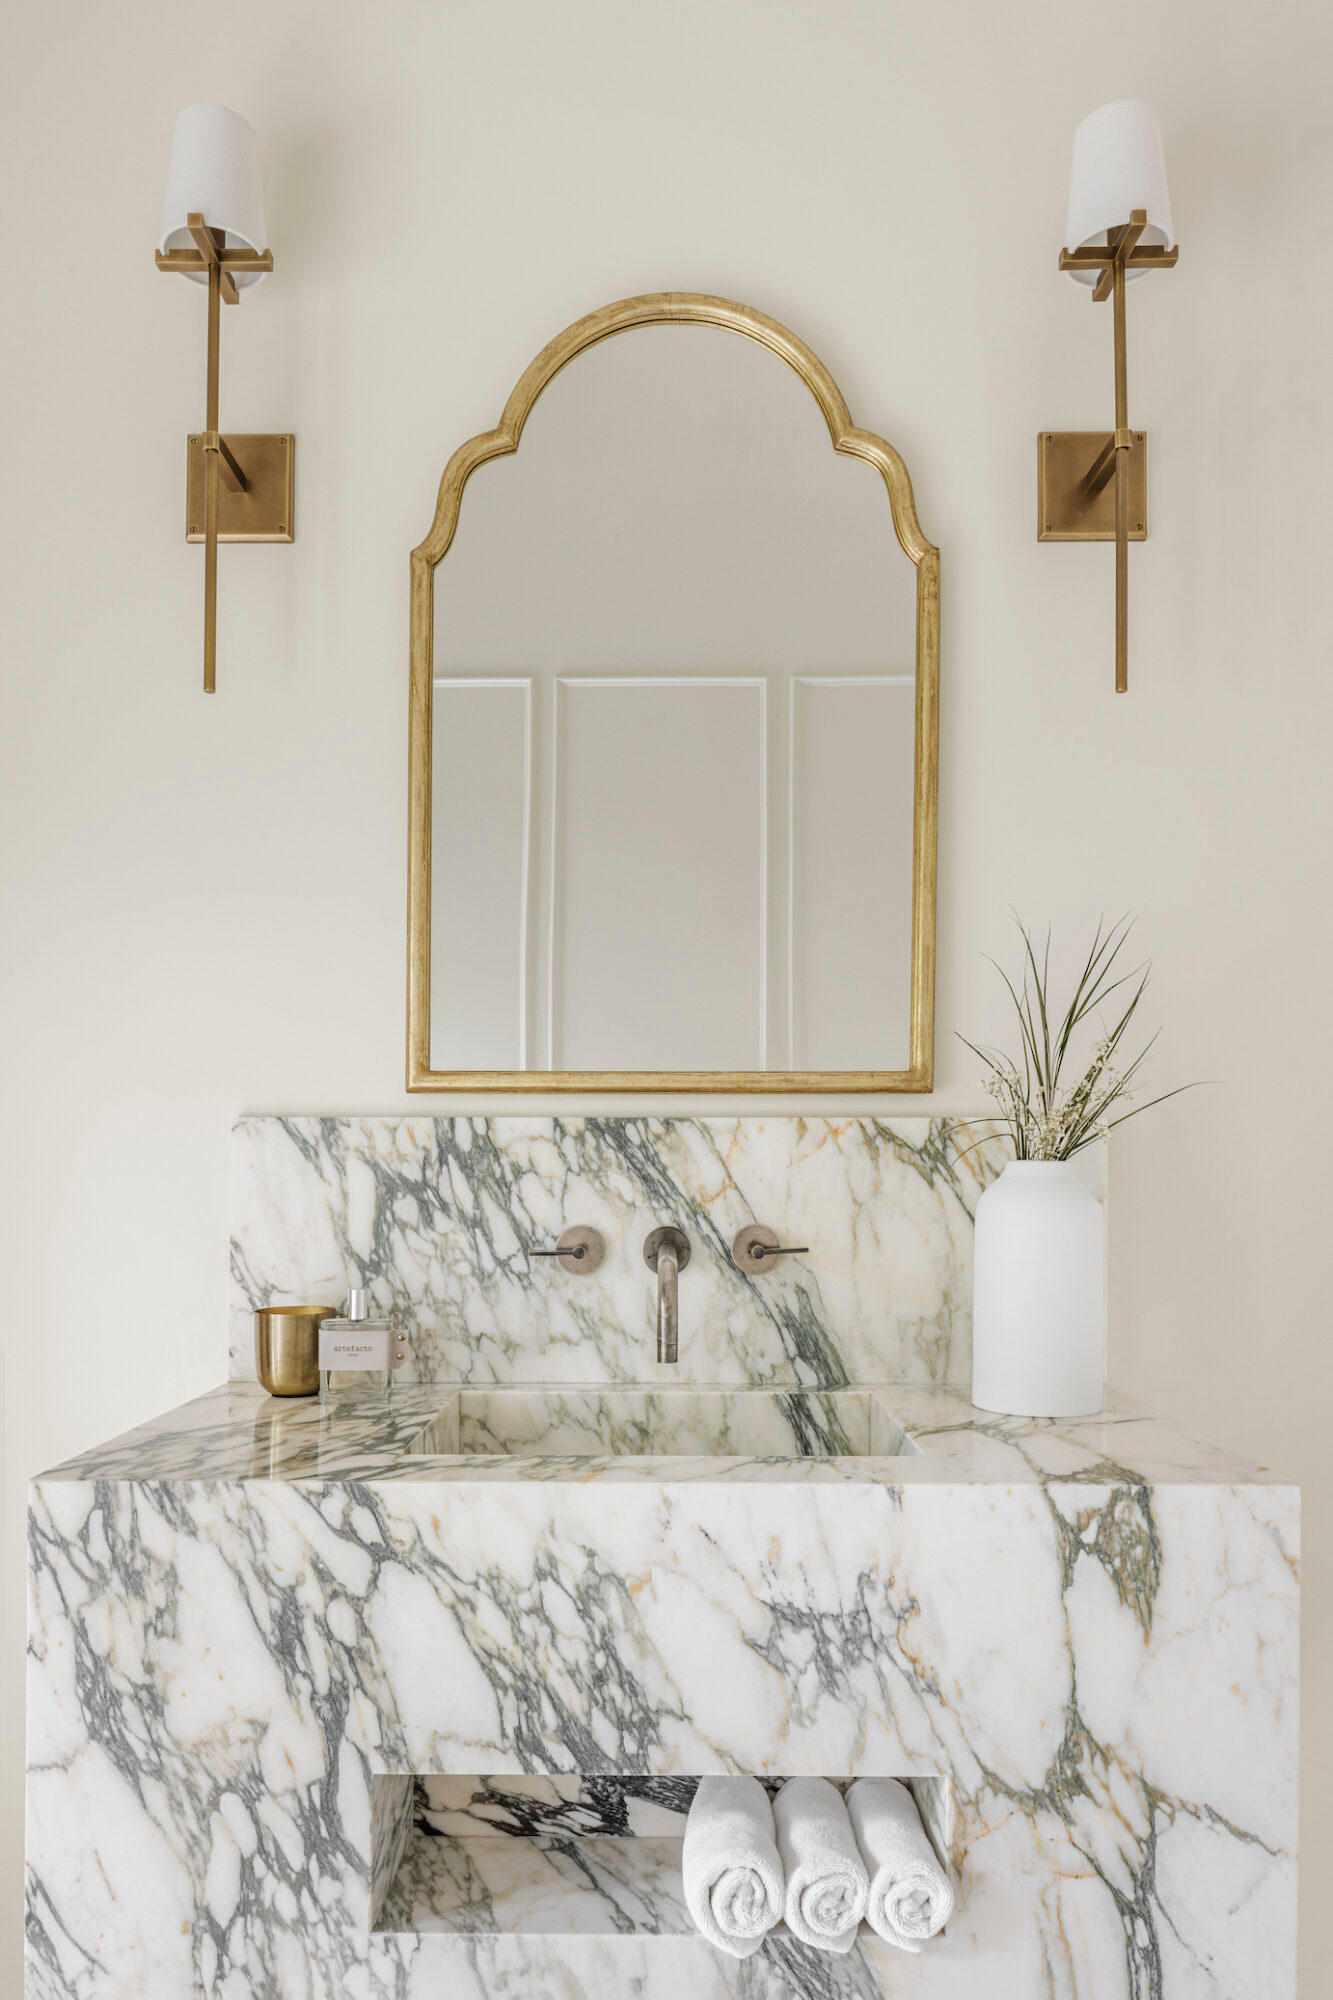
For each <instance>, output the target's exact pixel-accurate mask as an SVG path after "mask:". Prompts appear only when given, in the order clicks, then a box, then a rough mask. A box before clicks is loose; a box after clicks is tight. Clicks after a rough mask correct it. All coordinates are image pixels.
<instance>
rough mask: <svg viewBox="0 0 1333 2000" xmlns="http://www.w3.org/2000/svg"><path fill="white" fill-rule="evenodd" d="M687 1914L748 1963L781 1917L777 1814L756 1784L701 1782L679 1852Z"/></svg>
mask: <svg viewBox="0 0 1333 2000" xmlns="http://www.w3.org/2000/svg"><path fill="white" fill-rule="evenodd" d="M681 1873H682V1875H683V1877H684V1880H685V1907H686V1908H687V1909H688V1911H689V1913H690V1915H691V1916H692V1917H693V1919H694V1921H695V1923H696V1924H697V1926H698V1928H699V1929H700V1930H701V1931H702V1933H703V1935H704V1936H705V1937H706V1938H707V1939H708V1942H709V1943H710V1944H713V1945H716V1946H717V1948H718V1950H719V1951H726V1952H730V1954H731V1956H732V1957H733V1958H749V1957H750V1955H751V1953H753V1952H756V1951H758V1949H759V1947H760V1945H761V1944H762V1943H763V1941H764V1935H765V1933H766V1932H767V1931H771V1930H772V1928H773V1926H774V1924H775V1923H776V1922H777V1921H778V1918H779V1917H780V1916H781V1915H782V1863H781V1862H780V1861H779V1860H778V1850H777V1845H776V1842H775V1841H774V1838H773V1808H772V1807H771V1806H770V1805H769V1803H768V1793H767V1792H766V1791H765V1790H764V1788H763V1786H762V1785H761V1784H760V1782H759V1780H758V1778H700V1780H699V1789H698V1791H697V1792H696V1793H695V1795H694V1803H693V1805H692V1806H691V1807H690V1816H689V1818H688V1819H687V1820H686V1822H685V1845H684V1848H683V1850H682V1853H681Z"/></svg>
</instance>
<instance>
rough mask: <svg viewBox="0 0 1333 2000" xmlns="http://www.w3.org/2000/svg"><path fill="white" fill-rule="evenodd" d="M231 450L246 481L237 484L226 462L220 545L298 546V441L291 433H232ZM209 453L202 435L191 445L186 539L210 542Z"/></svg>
mask: <svg viewBox="0 0 1333 2000" xmlns="http://www.w3.org/2000/svg"><path fill="white" fill-rule="evenodd" d="M223 441H224V443H225V445H226V448H227V450H228V451H229V452H230V453H231V454H232V455H233V456H234V458H235V461H236V464H237V465H238V466H239V467H240V469H241V472H242V473H243V474H244V476H245V486H244V488H237V487H235V486H233V485H232V483H231V480H230V479H229V477H228V476H227V468H226V461H225V459H224V461H223V473H222V476H221V477H220V478H219V480H218V540H219V541H220V542H293V541H295V539H296V522H295V512H294V502H295V498H296V439H295V438H294V437H293V436H292V435H291V433H290V432H281V433H276V434H275V433H272V432H264V431H255V432H245V431H228V432H227V433H226V435H225V438H224V440H223ZM207 466H208V454H207V452H206V451H205V450H204V439H203V435H202V433H196V434H195V435H194V436H192V437H191V438H190V440H189V447H188V456H187V459H186V466H185V539H186V541H187V542H202V541H203V539H204V489H205V486H206V484H207Z"/></svg>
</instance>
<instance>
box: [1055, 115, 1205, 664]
mask: <svg viewBox="0 0 1333 2000" xmlns="http://www.w3.org/2000/svg"><path fill="white" fill-rule="evenodd" d="M1065 243H1066V246H1067V247H1066V248H1065V249H1063V250H1062V251H1061V252H1060V269H1061V270H1062V271H1068V273H1069V275H1070V277H1071V278H1073V279H1074V280H1075V282H1076V283H1077V284H1080V285H1091V286H1092V288H1093V290H1092V299H1093V304H1094V305H1100V304H1101V302H1102V301H1103V300H1104V299H1108V298H1109V299H1110V300H1111V302H1112V321H1113V324H1114V328H1115V429H1114V431H1112V432H1110V433H1107V432H1106V431H1042V432H1041V433H1040V434H1039V436H1038V439H1037V540H1038V541H1040V542H1109V541H1111V540H1114V542H1115V687H1116V693H1117V694H1123V693H1124V692H1125V689H1126V688H1127V687H1128V685H1129V544H1130V542H1132V541H1134V542H1141V541H1144V540H1145V539H1146V536H1147V527H1148V513H1147V498H1148V492H1147V488H1148V476H1147V465H1148V452H1147V439H1146V437H1145V436H1144V433H1143V432H1142V431H1131V430H1130V428H1129V416H1128V412H1127V403H1128V393H1127V389H1126V381H1125V285H1126V283H1127V282H1128V281H1129V280H1130V279H1131V278H1141V277H1142V276H1143V274H1144V272H1145V271H1164V270H1168V269H1169V268H1170V267H1171V265H1173V264H1174V263H1175V261H1176V258H1177V257H1178V256H1179V254H1180V253H1179V251H1178V250H1177V249H1176V247H1175V237H1174V234H1173V232H1172V228H1171V201H1170V197H1169V196H1168V194H1167V189H1166V161H1165V159H1164V157H1163V154H1162V128H1161V126H1160V125H1159V124H1158V122H1157V113H1156V112H1155V111H1154V110H1153V108H1152V106H1151V105H1150V104H1142V103H1140V102H1139V101H1138V99H1137V98H1130V97H1126V98H1121V99H1120V100H1119V102H1117V103H1115V104H1103V106H1102V107H1101V110H1100V111H1094V112H1093V113H1092V114H1091V115H1090V116H1089V117H1087V118H1085V119H1084V120H1083V123H1082V124H1081V125H1080V126H1079V128H1078V130H1077V132H1076V133H1075V134H1074V164H1073V169H1072V171H1071V173H1070V177H1069V219H1068V222H1067V224H1066V227H1065Z"/></svg>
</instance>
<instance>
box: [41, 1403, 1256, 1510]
mask: <svg viewBox="0 0 1333 2000" xmlns="http://www.w3.org/2000/svg"><path fill="white" fill-rule="evenodd" d="M476 1386H477V1385H475V1384H468V1383H459V1382H433V1383H412V1384H410V1385H405V1386H403V1387H401V1388H397V1389H395V1391H394V1394H393V1396H392V1398H391V1399H390V1400H389V1401H388V1402H387V1403H384V1404H380V1405H378V1406H375V1407H370V1408H366V1409H355V1408H353V1407H349V1406H346V1405H343V1406H337V1407H334V1408H331V1409H328V1410H326V1409H323V1408H321V1405H320V1404H319V1402H318V1401H317V1400H316V1399H313V1398H312V1399H296V1398H292V1399H290V1400H283V1399H277V1398H274V1397H270V1396H267V1395H266V1394H265V1393H264V1392H263V1390H262V1389H260V1388H259V1387H258V1386H257V1385H256V1384H255V1383H253V1382H231V1383H227V1384H224V1385H222V1386H221V1387H219V1388H216V1389H212V1390H209V1391H208V1392H207V1393H206V1394H205V1395H202V1396H198V1397H195V1398H194V1400H193V1401H191V1402H188V1403H184V1404H182V1405H181V1406H180V1407H179V1408H177V1409H174V1410H170V1411H167V1412H166V1413H165V1414H164V1415H162V1416H159V1417H155V1418H153V1419H152V1420H151V1421H150V1422H148V1423H145V1424H140V1425H138V1426H137V1427H136V1428H135V1429H133V1430H130V1431H126V1432H124V1433H123V1434H122V1435H121V1436H120V1437H116V1438H112V1439H110V1440H109V1441H108V1442H107V1443H105V1444H101V1445H97V1446H95V1447H93V1448H92V1449H91V1450H89V1451H85V1452H81V1453H79V1454H78V1455H77V1456H75V1457H73V1458H70V1459H67V1460H65V1462H64V1463H63V1464H61V1465H58V1466H55V1467H53V1468H52V1469H51V1470H50V1471H48V1472H45V1473H42V1474H40V1475H39V1480H40V1482H41V1483H46V1482H50V1481H90V1480H110V1481H116V1482H188V1481H223V1482H231V1481H249V1480H271V1481H278V1482H291V1483H295V1482H299V1481H303V1480H319V1481H338V1482H361V1481H371V1482H376V1483H378V1482H384V1481H393V1482H397V1483H411V1484H436V1483H469V1482H480V1481H513V1480H526V1481H544V1482H550V1483H555V1484H584V1483H587V1482H589V1481H594V1480H596V1481H608V1482H609V1481H622V1482H640V1483H642V1482H646V1483H653V1482H665V1481H669V1482H671V1483H676V1482H680V1481H696V1482H697V1481H703V1480H714V1481H725V1482H728V1483H745V1484H748V1483H771V1484H784V1485H791V1484H824V1485H828V1484H833V1485H847V1484H868V1485H880V1486H909V1485H910V1486H919V1485H931V1484H936V1485H938V1484H945V1485H977V1486H990V1485H993V1486H1002V1487H1013V1486H1019V1485H1045V1484H1050V1483H1056V1482H1062V1481H1079V1482H1088V1483H1091V1484H1097V1485H1107V1484H1114V1485H1146V1486H1171V1485H1184V1486H1225V1487H1270V1486H1273V1487H1282V1486H1290V1485H1292V1484H1294V1482H1293V1481H1290V1480H1287V1479H1284V1478H1282V1477H1280V1476H1279V1475H1277V1474H1275V1473H1273V1472H1270V1471H1269V1470H1268V1469H1267V1468H1266V1467H1264V1466H1261V1465H1258V1464H1255V1463H1254V1462H1253V1461H1251V1460H1248V1459H1244V1458H1240V1457H1238V1456H1236V1455H1235V1454H1234V1453H1232V1452H1229V1451H1226V1450H1224V1449H1222V1447H1221V1446H1218V1445H1215V1444H1212V1443H1210V1442H1208V1441H1207V1440H1206V1439H1204V1438H1201V1437H1199V1436H1197V1435H1196V1434H1195V1433H1193V1432H1191V1431H1190V1430H1188V1429H1187V1428H1186V1427H1185V1426H1184V1425H1182V1424H1180V1423H1177V1422H1176V1421H1174V1420H1173V1419H1170V1418H1164V1417H1160V1416H1154V1415H1151V1414H1149V1413H1147V1412H1145V1411H1144V1410H1142V1409H1140V1408H1137V1407H1136V1406H1134V1405H1133V1404H1131V1403H1130V1402H1129V1401H1128V1400H1127V1399H1126V1398H1124V1397H1120V1396H1112V1397H1110V1398H1109V1399H1108V1405H1107V1408H1106V1409H1105V1410H1103V1411H1102V1412H1101V1413H1100V1414H1099V1415H1098V1416H1095V1417H1083V1418H1067V1419H1065V1418H1061V1419H1051V1418H1028V1417H1004V1416H995V1415H993V1414H990V1413H988V1412H985V1411H981V1410H977V1409H975V1408H974V1407H973V1406H972V1404H971V1403H969V1401H968V1400H967V1395H966V1392H965V1391H964V1390H962V1389H961V1388H956V1387H932V1388H921V1387H915V1386H906V1385H901V1384H887V1385H886V1384H865V1385H855V1386H858V1387H860V1386H864V1387H867V1388H870V1389H873V1390H874V1391H875V1393H876V1394H877V1395H878V1396H879V1397H880V1398H882V1400H883V1402H884V1403H885V1404H886V1405H887V1406H888V1408H889V1409H890V1410H891V1411H892V1413H893V1415H894V1417H895V1418H896V1419H897V1421H898V1423H899V1424H900V1425H901V1427H902V1430H903V1432H904V1434H905V1436H906V1439H907V1441H908V1446H909V1449H908V1450H906V1451H903V1452H900V1453H897V1454H895V1455H893V1456H885V1457H861V1458H810V1459H790V1458H781V1459H779V1458H773V1459H769V1458H741V1457H733V1458H718V1457H708V1458H703V1457H698V1458H691V1457H670V1458H668V1457H648V1456H636V1457H621V1458H618V1457H563V1458H561V1457H549V1456H541V1457H538V1456H531V1457H527V1456H521V1457H520V1456H504V1457H488V1456H481V1455H468V1456H447V1455H443V1454H439V1453H434V1452H430V1451H426V1450H423V1448H422V1434H423V1432H425V1431H426V1429H427V1426H429V1425H430V1423H431V1421H432V1419H433V1418H435V1417H436V1415H437V1413H438V1412H439V1411H440V1410H441V1408H442V1407H443V1406H444V1405H445V1404H446V1403H447V1402H448V1400H449V1398H450V1397H451V1396H453V1395H455V1394H457V1393H458V1391H459V1390H460V1389H469V1388H474V1387H476ZM488 1386H489V1385H488ZM532 1386H533V1385H528V1387H529V1388H530V1389H531V1388H532ZM557 1386H558V1385H552V1389H553V1392H554V1390H555V1388H556V1387H557ZM572 1386H575V1387H576V1388H577V1389H578V1391H579V1393H581V1394H584V1395H586V1394H588V1393H589V1392H590V1391H592V1392H593V1393H595V1391H596V1388H597V1385H595V1384H588V1383H580V1384H577V1385H572ZM603 1386H604V1387H605V1388H606V1389H608V1390H611V1389H615V1390H617V1391H620V1390H623V1389H625V1388H628V1387H630V1386H644V1385H629V1384H624V1383H614V1384H606V1385H603ZM648 1386H650V1387H651V1389H652V1392H653V1393H654V1394H662V1395H671V1394H673V1393H676V1392H675V1391H673V1390H672V1389H663V1388H662V1385H661V1384H660V1383H658V1384H652V1385H648ZM695 1393H697V1391H696V1392H695ZM731 1393H734V1390H733V1391H731Z"/></svg>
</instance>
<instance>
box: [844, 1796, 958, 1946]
mask: <svg viewBox="0 0 1333 2000" xmlns="http://www.w3.org/2000/svg"><path fill="white" fill-rule="evenodd" d="M847 1811H848V1814H849V1815H850V1818H851V1822H852V1831H853V1832H854V1833H855V1835H856V1844H857V1846H858V1847H859V1848H860V1850H861V1858H862V1860H863V1861H864V1862H865V1865H866V1868H867V1870H868V1871H869V1874H870V1899H869V1901H868V1903H867V1905H866V1917H867V1919H868V1921H869V1923H870V1925H871V1927H872V1929H874V1930H876V1931H878V1932H879V1935H880V1936H881V1937H882V1938H884V1939H886V1940H887V1942H888V1943H889V1944H896V1945H900V1946H901V1947H902V1949H903V1950H904V1951H920V1949H921V1947H922V1946H923V1945H924V1944H925V1943H926V1942H927V1940H928V1939H930V1938H933V1937H934V1935H935V1933H936V1931H941V1930H943V1929H944V1926H945V1925H946V1924H947V1923H948V1921H949V1919H950V1917H951V1916H952V1915H953V1905H954V1895H953V1884H952V1883H951V1882H950V1880H949V1878H948V1876H947V1875H946V1874H945V1872H944V1870H943V1869H942V1868H941V1867H940V1864H939V1862H938V1860H937V1859H936V1856H935V1850H934V1848H933V1847H932V1846H931V1844H930V1839H929V1836H928V1835H927V1833H926V1829H925V1828H924V1827H923V1826H922V1824H921V1815H920V1813H919V1812H918V1811H917V1809H916V1800H915V1799H914V1798H913V1797H912V1794H911V1793H910V1792H909V1791H908V1789H907V1787H906V1785H900V1784H899V1783H898V1780H897V1779H896V1778H858V1779H857V1780H856V1783H855V1784H854V1785H853V1786H852V1787H851V1788H850V1790H849V1791H848V1793H847Z"/></svg>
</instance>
